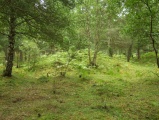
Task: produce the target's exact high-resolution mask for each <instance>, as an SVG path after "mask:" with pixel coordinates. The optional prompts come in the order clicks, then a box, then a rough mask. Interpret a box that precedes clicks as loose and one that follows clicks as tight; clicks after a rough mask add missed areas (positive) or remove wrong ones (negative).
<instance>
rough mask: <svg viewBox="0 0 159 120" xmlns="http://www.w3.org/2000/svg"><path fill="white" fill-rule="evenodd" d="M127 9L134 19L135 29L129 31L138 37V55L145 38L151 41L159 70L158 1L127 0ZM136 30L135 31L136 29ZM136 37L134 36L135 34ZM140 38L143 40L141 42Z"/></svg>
mask: <svg viewBox="0 0 159 120" xmlns="http://www.w3.org/2000/svg"><path fill="white" fill-rule="evenodd" d="M125 7H126V9H127V11H128V12H127V14H128V16H129V17H130V18H132V19H131V20H132V22H131V23H130V25H131V26H133V27H132V28H133V29H131V30H130V29H129V30H130V31H131V32H132V30H133V32H134V33H135V36H138V55H139V54H140V53H139V49H140V48H139V47H140V45H141V43H143V42H146V43H147V41H145V38H147V39H150V42H151V44H152V48H153V50H154V52H155V55H156V63H157V66H158V68H159V56H158V47H157V46H158V42H157V39H158V30H157V27H158V15H159V14H158V7H159V1H157V0H127V1H125ZM134 28H135V29H134ZM133 35H134V34H133ZM139 37H140V38H142V39H141V40H142V42H141V40H140V41H139Z"/></svg>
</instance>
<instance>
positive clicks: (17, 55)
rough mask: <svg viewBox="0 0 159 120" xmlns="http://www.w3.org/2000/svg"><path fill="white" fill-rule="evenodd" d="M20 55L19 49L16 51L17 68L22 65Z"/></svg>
mask: <svg viewBox="0 0 159 120" xmlns="http://www.w3.org/2000/svg"><path fill="white" fill-rule="evenodd" d="M19 55H20V52H19V51H17V52H16V58H17V60H16V61H17V68H19V67H20V65H19Z"/></svg>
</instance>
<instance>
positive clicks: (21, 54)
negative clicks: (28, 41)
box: [19, 50, 23, 62]
mask: <svg viewBox="0 0 159 120" xmlns="http://www.w3.org/2000/svg"><path fill="white" fill-rule="evenodd" d="M19 57H20V62H23V52H22V51H21V50H20V56H19Z"/></svg>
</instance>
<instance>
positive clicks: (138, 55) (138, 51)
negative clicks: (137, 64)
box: [137, 46, 140, 60]
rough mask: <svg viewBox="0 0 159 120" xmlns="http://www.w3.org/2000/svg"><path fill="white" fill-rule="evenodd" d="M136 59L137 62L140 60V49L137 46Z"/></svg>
mask: <svg viewBox="0 0 159 120" xmlns="http://www.w3.org/2000/svg"><path fill="white" fill-rule="evenodd" d="M137 59H138V60H139V59H140V47H139V46H138V47H137Z"/></svg>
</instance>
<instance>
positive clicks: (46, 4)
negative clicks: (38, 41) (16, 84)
mask: <svg viewBox="0 0 159 120" xmlns="http://www.w3.org/2000/svg"><path fill="white" fill-rule="evenodd" d="M60 1H62V2H63V3H64V4H65V5H70V4H71V5H72V4H73V2H70V1H69V0H68V1H67V0H60ZM60 1H57V0H44V1H43V2H42V1H41V0H31V1H30V0H16V1H15V0H0V34H2V35H5V36H7V37H8V44H9V46H8V55H7V65H6V69H5V71H4V73H3V76H8V77H10V76H12V67H13V58H14V46H15V41H16V36H17V35H18V34H20V35H27V36H30V37H36V36H37V35H40V36H42V35H45V36H49V38H54V37H56V35H58V31H57V29H59V30H60V29H62V28H64V27H65V26H67V25H68V23H69V22H68V21H67V11H68V9H67V8H66V7H64V6H63V4H62V2H60Z"/></svg>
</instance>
